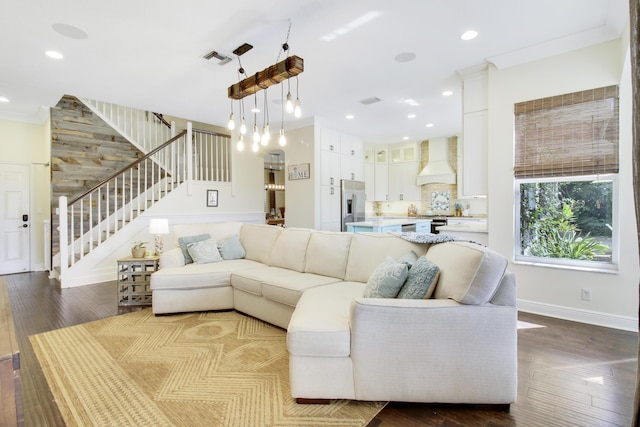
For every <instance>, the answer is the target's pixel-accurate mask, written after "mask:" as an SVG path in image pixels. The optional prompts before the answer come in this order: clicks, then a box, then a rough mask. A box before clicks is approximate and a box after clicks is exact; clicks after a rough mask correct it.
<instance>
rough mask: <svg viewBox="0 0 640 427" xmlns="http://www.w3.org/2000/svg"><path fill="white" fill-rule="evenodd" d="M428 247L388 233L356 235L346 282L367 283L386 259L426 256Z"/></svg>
mask: <svg viewBox="0 0 640 427" xmlns="http://www.w3.org/2000/svg"><path fill="white" fill-rule="evenodd" d="M427 247H428V245H425V244H419V243H411V242H409V241H407V240H404V239H402V238H400V237H398V236H394V235H392V234H386V233H355V234H354V235H353V238H352V239H351V248H350V249H349V260H348V262H347V270H346V273H345V277H344V280H347V281H353V282H363V283H366V282H367V280H369V277H370V276H371V273H373V270H374V269H375V268H376V267H377V266H378V264H380V263H381V262H382V261H383V260H384V259H385V258H386V257H388V256H390V257H393V258H395V259H398V258H401V257H403V256H405V255H406V254H407V253H409V252H411V251H413V252H414V253H415V254H416V255H417V256H421V255H424V254H425V252H426V250H427Z"/></svg>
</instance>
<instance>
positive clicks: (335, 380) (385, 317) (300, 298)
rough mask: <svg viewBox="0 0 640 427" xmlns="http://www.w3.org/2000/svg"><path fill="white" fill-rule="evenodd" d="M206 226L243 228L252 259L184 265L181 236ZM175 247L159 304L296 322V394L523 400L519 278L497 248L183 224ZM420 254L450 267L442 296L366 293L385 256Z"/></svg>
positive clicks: (292, 337)
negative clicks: (518, 395) (519, 365)
mask: <svg viewBox="0 0 640 427" xmlns="http://www.w3.org/2000/svg"><path fill="white" fill-rule="evenodd" d="M203 233H204V234H208V235H210V236H211V238H213V239H215V240H217V241H222V240H223V239H224V238H227V237H229V236H233V235H236V236H238V238H239V241H240V243H241V244H242V247H243V248H244V250H245V252H246V254H245V256H244V258H242V259H226V260H223V261H220V262H211V263H205V264H187V265H185V257H184V255H183V252H182V249H181V248H180V247H175V246H177V241H178V238H179V237H183V236H195V235H201V234H203ZM165 247H166V248H171V247H174V248H173V249H169V250H167V251H166V252H165V253H164V254H163V255H162V256H161V259H160V270H159V271H158V272H156V273H154V274H153V275H152V276H151V289H152V291H153V311H154V313H156V314H161V313H177V312H190V311H204V310H220V309H236V310H238V311H240V312H243V313H246V314H248V315H251V316H254V317H257V318H260V319H262V320H265V321H267V322H269V323H272V324H274V325H277V326H280V327H282V328H284V329H287V347H288V351H289V355H290V381H291V393H292V395H293V397H295V398H298V399H337V398H340V399H356V400H391V401H405V402H441V403H476V404H503V405H509V404H510V403H513V402H514V401H515V399H516V382H517V310H516V294H515V277H514V275H513V274H512V273H509V272H507V271H506V267H507V260H506V259H505V258H504V257H503V256H502V255H500V254H498V253H496V252H494V251H492V250H490V249H488V248H486V247H483V246H480V245H477V244H473V243H468V242H457V241H456V242H447V243H438V244H431V245H428V244H418V243H411V242H409V241H407V240H404V239H402V238H400V237H398V236H394V235H391V234H380V233H355V234H353V233H338V232H324V231H314V230H308V229H293V228H281V227H273V226H267V225H261V224H243V223H211V224H184V225H176V226H173V227H172V237H171V238H169V239H166V240H165ZM411 252H414V253H415V254H416V256H422V255H425V254H426V257H427V258H428V259H429V260H430V261H432V262H433V263H435V264H436V265H438V266H439V267H440V276H439V279H438V282H437V285H436V287H435V291H434V292H433V296H432V297H431V298H429V299H397V298H364V297H363V293H364V290H365V288H366V286H367V281H368V280H369V277H370V276H371V274H372V272H373V271H374V270H375V269H376V267H377V266H378V265H379V264H380V263H381V262H383V261H384V259H385V258H387V257H389V256H390V257H393V258H394V259H398V258H401V257H403V256H405V255H407V254H408V253H411Z"/></svg>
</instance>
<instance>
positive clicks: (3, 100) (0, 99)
mask: <svg viewBox="0 0 640 427" xmlns="http://www.w3.org/2000/svg"><path fill="white" fill-rule="evenodd" d="M0 102H9V98H7V97H6V96H0Z"/></svg>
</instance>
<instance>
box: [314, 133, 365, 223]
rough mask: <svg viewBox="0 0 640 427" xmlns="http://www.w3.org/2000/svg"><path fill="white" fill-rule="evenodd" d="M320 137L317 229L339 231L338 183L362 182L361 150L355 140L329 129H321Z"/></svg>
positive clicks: (362, 163) (357, 140)
mask: <svg viewBox="0 0 640 427" xmlns="http://www.w3.org/2000/svg"><path fill="white" fill-rule="evenodd" d="M319 134H320V144H319V146H320V150H319V151H320V153H319V156H320V157H319V159H320V162H319V164H317V165H316V167H318V168H319V171H320V182H319V183H317V185H318V187H316V188H319V192H320V209H319V211H316V212H317V213H318V214H319V221H318V222H319V227H320V229H321V230H330V231H340V228H341V223H342V222H341V218H340V203H341V201H340V180H342V179H347V180H356V181H363V180H364V178H365V177H364V159H363V155H364V146H363V144H362V141H361V140H359V139H358V138H354V137H352V136H349V135H344V134H341V133H340V132H337V131H334V130H331V129H326V128H321V129H320V132H319ZM365 188H366V186H365Z"/></svg>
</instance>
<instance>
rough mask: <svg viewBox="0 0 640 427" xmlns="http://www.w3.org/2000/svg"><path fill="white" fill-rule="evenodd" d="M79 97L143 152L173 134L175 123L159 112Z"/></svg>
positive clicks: (158, 144) (161, 142) (146, 151)
mask: <svg viewBox="0 0 640 427" xmlns="http://www.w3.org/2000/svg"><path fill="white" fill-rule="evenodd" d="M79 99H80V100H81V101H82V102H83V103H84V104H85V105H86V106H87V107H89V109H90V110H91V111H93V112H94V114H96V115H98V117H100V118H101V119H102V120H104V121H105V122H106V123H107V124H109V125H110V126H111V127H112V128H113V129H115V130H116V131H118V133H120V134H121V135H122V136H123V137H125V138H126V139H127V140H129V142H131V143H132V144H133V145H135V146H136V147H137V148H138V149H139V150H140V151H142V152H143V153H145V154H146V153H148V152H150V151H151V150H153V149H155V148H156V147H159V146H160V145H161V144H163V143H164V142H165V141H167V140H168V139H170V138H172V137H174V136H175V123H169V122H167V121H166V120H164V119H163V118H162V116H161V115H159V114H155V113H152V112H150V111H145V110H139V109H137V108H131V107H125V106H122V105H117V104H111V103H108V102H104V101H98V100H95V99H89V98H79Z"/></svg>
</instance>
